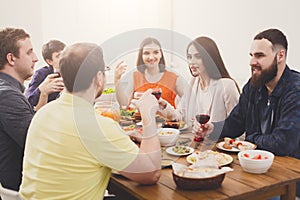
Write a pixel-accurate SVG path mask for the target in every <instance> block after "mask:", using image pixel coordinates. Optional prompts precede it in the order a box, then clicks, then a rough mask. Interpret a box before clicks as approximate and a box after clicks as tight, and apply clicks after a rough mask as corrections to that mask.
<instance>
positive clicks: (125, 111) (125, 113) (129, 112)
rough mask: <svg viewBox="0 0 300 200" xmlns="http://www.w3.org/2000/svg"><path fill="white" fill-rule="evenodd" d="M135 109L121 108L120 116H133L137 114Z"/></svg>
mask: <svg viewBox="0 0 300 200" xmlns="http://www.w3.org/2000/svg"><path fill="white" fill-rule="evenodd" d="M135 111H136V110H135V109H134V108H130V107H128V108H121V109H120V114H121V116H133V114H134V113H135Z"/></svg>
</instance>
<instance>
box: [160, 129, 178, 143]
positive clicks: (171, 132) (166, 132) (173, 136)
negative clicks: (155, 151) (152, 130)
mask: <svg viewBox="0 0 300 200" xmlns="http://www.w3.org/2000/svg"><path fill="white" fill-rule="evenodd" d="M157 133H158V138H159V141H160V145H161V146H173V145H175V144H176V141H177V139H178V137H179V133H180V131H179V130H178V129H174V128H159V129H157Z"/></svg>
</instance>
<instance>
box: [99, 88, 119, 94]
mask: <svg viewBox="0 0 300 200" xmlns="http://www.w3.org/2000/svg"><path fill="white" fill-rule="evenodd" d="M115 92H116V90H115V89H114V88H106V89H104V90H103V92H102V94H112V93H115Z"/></svg>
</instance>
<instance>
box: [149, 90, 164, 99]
mask: <svg viewBox="0 0 300 200" xmlns="http://www.w3.org/2000/svg"><path fill="white" fill-rule="evenodd" d="M151 94H153V95H154V96H155V97H156V99H157V100H159V99H160V97H161V94H162V91H161V89H160V88H158V89H153V92H152V93H151Z"/></svg>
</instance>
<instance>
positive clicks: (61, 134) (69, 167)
mask: <svg viewBox="0 0 300 200" xmlns="http://www.w3.org/2000/svg"><path fill="white" fill-rule="evenodd" d="M138 151H139V149H138V147H137V146H136V145H135V144H134V143H133V142H132V141H131V140H130V139H129V137H128V136H127V135H125V134H124V133H123V131H122V130H121V128H120V126H119V125H118V123H117V122H115V121H113V120H111V119H109V118H105V117H101V116H99V115H97V114H96V113H95V111H94V109H93V106H92V105H90V104H89V103H88V102H86V101H85V100H84V99H82V98H79V97H76V96H73V95H71V94H66V93H64V94H63V95H62V96H61V97H60V98H59V99H58V100H56V101H53V102H51V103H48V104H47V105H45V106H44V107H43V108H42V109H40V110H39V111H38V112H37V113H36V115H35V116H34V118H33V120H32V122H31V124H30V127H29V130H28V135H27V140H26V145H25V153H24V162H23V180H22V184H21V187H20V193H21V196H22V198H23V199H30V200H32V199H97V200H99V199H101V198H103V195H104V192H105V189H106V187H107V184H108V181H109V178H110V174H111V169H115V170H118V171H121V170H123V169H124V168H126V167H127V166H128V165H129V164H130V163H131V162H133V161H134V159H135V158H136V156H137V154H138Z"/></svg>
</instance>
